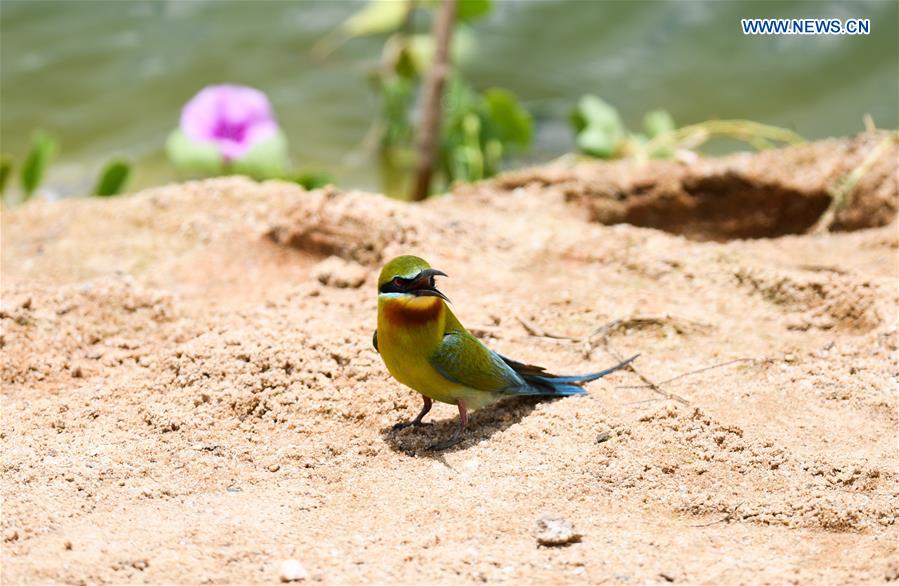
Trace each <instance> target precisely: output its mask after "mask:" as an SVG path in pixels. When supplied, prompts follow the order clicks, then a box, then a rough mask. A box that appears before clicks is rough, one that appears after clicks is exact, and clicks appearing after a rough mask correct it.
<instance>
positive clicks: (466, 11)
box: [423, 0, 493, 22]
mask: <svg viewBox="0 0 899 586" xmlns="http://www.w3.org/2000/svg"><path fill="white" fill-rule="evenodd" d="M441 3H442V0H426V1H425V2H423V4H424V5H425V6H427V7H428V8H431V9H434V10H436V9H438V8H440V4H441ZM492 9H493V2H492V1H491V0H457V2H456V20H457V21H460V22H466V21H472V20H477V19H479V18H481V17H482V16H484V15H486V14H487V13H489V12H490V11H491V10H492Z"/></svg>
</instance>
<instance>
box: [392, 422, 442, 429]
mask: <svg viewBox="0 0 899 586" xmlns="http://www.w3.org/2000/svg"><path fill="white" fill-rule="evenodd" d="M425 425H432V424H431V423H430V422H427V423H425V422H424V421H418V420H415V419H413V420H412V421H401V422H400V423H397V424H396V425H394V426H393V431H399V430H401V429H406V428H407V427H424V426H425Z"/></svg>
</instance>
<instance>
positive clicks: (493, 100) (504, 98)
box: [484, 88, 534, 147]
mask: <svg viewBox="0 0 899 586" xmlns="http://www.w3.org/2000/svg"><path fill="white" fill-rule="evenodd" d="M484 101H485V102H486V104H487V112H488V115H489V116H490V121H491V123H492V124H493V127H494V129H495V130H496V133H497V135H498V138H499V140H500V141H502V142H503V143H506V144H510V143H512V144H517V145H520V146H522V147H527V146H529V145H530V144H531V140H532V139H533V134H534V129H533V121H532V120H531V115H530V114H529V113H528V111H527V110H525V109H524V108H523V107H522V106H521V104H520V103H519V102H518V98H516V97H515V95H514V94H513V93H512V92H509V91H507V90H504V89H501V88H490V89H488V90H486V91H485V92H484Z"/></svg>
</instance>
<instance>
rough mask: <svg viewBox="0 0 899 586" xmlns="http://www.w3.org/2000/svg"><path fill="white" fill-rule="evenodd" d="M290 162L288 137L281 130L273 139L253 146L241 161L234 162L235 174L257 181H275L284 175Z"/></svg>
mask: <svg viewBox="0 0 899 586" xmlns="http://www.w3.org/2000/svg"><path fill="white" fill-rule="evenodd" d="M289 162H290V161H289V160H288V157H287V137H286V136H284V133H283V132H281V131H280V130H279V131H278V132H277V133H275V134H273V135H272V136H271V138H267V139H266V140H264V141H262V142H260V143H258V144H255V145H253V147H252V148H251V149H250V150H249V151H248V152H247V154H245V155H244V156H243V157H242V158H241V159H239V160H237V161H234V162H233V164H232V167H231V168H232V169H233V170H234V172H235V173H240V174H243V175H249V176H250V177H253V178H255V179H273V178H275V177H280V176H282V175H284V170H285V169H286V168H287V165H288V163H289Z"/></svg>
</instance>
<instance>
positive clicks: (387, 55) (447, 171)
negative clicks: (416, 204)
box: [318, 0, 533, 198]
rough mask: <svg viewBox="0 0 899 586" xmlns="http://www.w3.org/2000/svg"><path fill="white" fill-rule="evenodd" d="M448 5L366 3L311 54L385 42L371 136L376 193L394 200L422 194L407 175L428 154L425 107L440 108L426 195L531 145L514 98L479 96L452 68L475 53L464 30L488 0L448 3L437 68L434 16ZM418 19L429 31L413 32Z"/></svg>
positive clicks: (472, 177)
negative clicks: (359, 40)
mask: <svg viewBox="0 0 899 586" xmlns="http://www.w3.org/2000/svg"><path fill="white" fill-rule="evenodd" d="M447 1H448V0H443V2H438V1H434V0H431V1H426V2H420V1H419V2H415V1H413V0H370V2H368V3H367V4H365V5H364V6H363V8H362V9H361V10H359V11H358V12H357V13H355V14H354V15H352V16H351V17H350V18H349V19H347V20H346V21H345V22H344V23H343V24H342V25H341V26H340V27H339V28H338V29H337V30H336V31H334V32H333V33H332V34H330V35H329V36H327V37H325V38H324V39H323V40H322V41H321V42H320V44H319V47H318V49H319V51H320V52H327V51H332V50H334V49H335V47H336V46H338V45H339V44H340V43H343V42H346V41H347V40H349V39H352V38H354V37H361V36H368V35H387V37H386V40H385V43H384V46H383V49H382V53H381V63H380V66H379V67H378V68H377V70H376V71H375V72H374V73H373V75H372V81H373V85H374V88H375V91H377V92H378V93H379V95H380V98H381V104H382V109H381V115H380V118H379V119H378V120H377V121H376V122H375V124H374V128H373V131H372V133H371V134H370V136H373V137H377V145H378V158H379V160H380V163H381V176H382V188H383V190H384V192H385V193H387V194H388V195H391V196H394V197H398V198H409V197H412V198H419V197H421V196H422V195H424V194H426V193H427V192H428V190H427V189H425V190H424V191H422V190H420V189H419V188H418V187H420V186H417V185H416V186H415V187H414V188H413V175H414V174H415V173H416V166H417V164H419V163H420V162H421V160H422V158H430V157H431V155H432V153H426V152H423V151H424V150H425V149H423V148H422V142H423V140H422V139H423V138H425V137H424V136H423V135H427V134H428V133H427V132H423V130H424V129H425V127H426V124H425V120H427V119H428V117H429V115H431V112H430V109H429V106H431V105H436V106H437V107H438V109H439V112H437V116H438V119H439V120H438V123H437V124H436V125H435V126H436V127H438V128H439V133H438V134H437V135H436V136H433V137H430V136H429V137H427V138H428V139H431V140H425V141H424V142H431V141H433V142H434V143H436V153H433V155H434V156H433V165H434V172H435V173H434V174H435V179H436V181H434V182H433V183H432V184H431V188H430V192H439V191H443V190H445V189H446V188H448V187H449V186H450V184H451V183H453V182H456V181H461V182H470V181H478V180H480V179H484V178H486V177H490V176H492V175H494V174H496V173H497V172H498V171H499V170H500V168H501V163H502V161H503V160H504V159H505V158H507V157H508V156H509V155H510V154H512V153H515V152H516V151H521V150H524V149H527V148H528V147H529V146H530V144H531V141H532V138H533V123H532V119H531V115H530V114H529V113H528V111H527V110H526V109H525V108H524V107H522V105H521V104H520V103H519V101H518V99H517V98H516V97H515V95H514V94H513V93H511V92H509V91H508V90H504V89H501V88H485V89H483V90H480V91H479V90H477V89H475V88H474V87H473V86H472V85H471V84H470V83H468V82H467V81H466V80H465V79H464V77H463V76H462V74H461V71H460V68H459V64H460V63H461V62H463V61H465V60H466V59H467V58H469V57H470V56H471V55H473V53H474V46H475V39H474V37H473V34H472V32H471V29H470V28H469V27H468V24H469V23H470V22H472V21H473V20H476V19H478V18H481V17H483V16H484V15H486V14H487V13H489V11H490V10H491V7H492V5H491V2H490V1H489V0H451V1H453V2H454V3H455V18H454V19H452V23H453V24H452V26H453V28H452V31H451V33H452V34H451V42H450V43H449V47H448V51H447V53H448V54H447V55H445V57H446V62H441V63H437V62H436V61H437V57H438V56H439V45H440V43H438V40H439V39H438V32H439V26H436V25H438V24H439V18H437V15H435V14H434V12H436V10H435V9H436V8H443V9H445V8H446V2H447ZM417 15H421V16H425V17H430V18H431V20H433V21H434V23H435V26H434V30H432V31H430V32H420V31H418V30H416V24H417V22H418V20H419V19H417V18H416V16H417ZM435 69H437V70H440V74H441V75H442V76H443V77H444V79H443V80H441V84H440V85H441V90H442V92H441V93H442V96H438V99H437V101H436V102H433V101H432V103H431V104H429V103H428V97H429V96H428V92H427V91H426V86H427V81H428V80H427V77H428V76H429V75H430V74H431V73H432V72H433V71H434V70H435ZM441 98H442V99H441ZM419 166H420V165H419ZM429 182H430V181H429Z"/></svg>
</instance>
